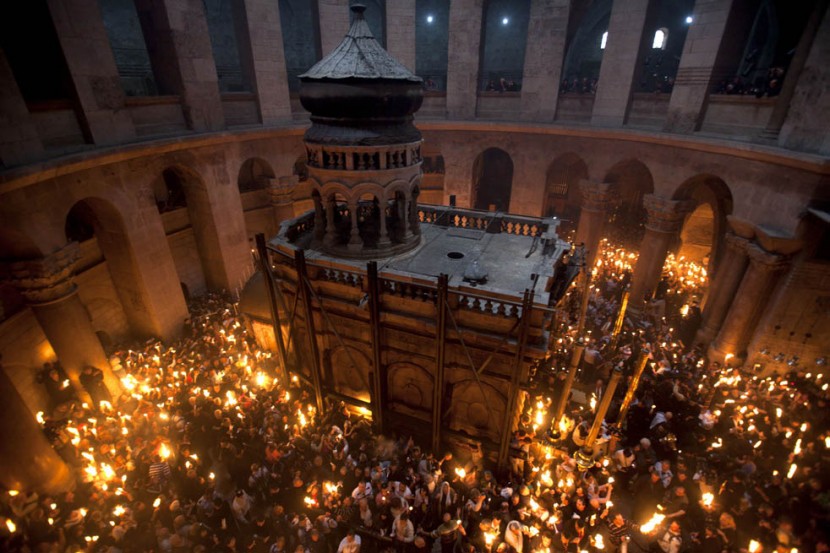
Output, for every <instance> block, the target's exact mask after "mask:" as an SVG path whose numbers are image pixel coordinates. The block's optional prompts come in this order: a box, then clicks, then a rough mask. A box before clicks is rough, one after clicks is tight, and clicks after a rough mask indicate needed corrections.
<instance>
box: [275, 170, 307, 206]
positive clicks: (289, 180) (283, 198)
mask: <svg viewBox="0 0 830 553" xmlns="http://www.w3.org/2000/svg"><path fill="white" fill-rule="evenodd" d="M268 181H269V182H268V193H269V195H270V197H271V205H286V204H291V202H292V199H291V195H292V194H293V193H294V189H295V188H297V184H298V183H299V181H300V178H299V177H298V176H297V175H291V176H288V177H280V178H279V179H268Z"/></svg>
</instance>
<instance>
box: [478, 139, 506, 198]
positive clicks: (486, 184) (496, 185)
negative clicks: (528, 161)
mask: <svg viewBox="0 0 830 553" xmlns="http://www.w3.org/2000/svg"><path fill="white" fill-rule="evenodd" d="M512 188H513V160H512V159H510V154H508V153H507V152H505V151H504V150H501V149H499V148H488V149H486V150H484V152H482V153H481V154H480V155H479V156H478V157H477V158H476V161H475V164H474V165H473V197H474V198H475V203H474V204H473V207H475V208H476V209H484V210H489V211H509V210H510V191H511V189H512Z"/></svg>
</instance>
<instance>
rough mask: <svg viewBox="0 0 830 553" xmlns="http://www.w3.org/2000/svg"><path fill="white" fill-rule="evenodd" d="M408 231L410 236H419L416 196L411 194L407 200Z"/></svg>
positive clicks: (419, 222)
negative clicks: (410, 233) (410, 232)
mask: <svg viewBox="0 0 830 553" xmlns="http://www.w3.org/2000/svg"><path fill="white" fill-rule="evenodd" d="M409 230H411V231H412V234H415V235H420V234H421V221H420V220H419V219H418V195H417V194H412V196H411V199H410V200H409Z"/></svg>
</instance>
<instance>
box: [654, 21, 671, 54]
mask: <svg viewBox="0 0 830 553" xmlns="http://www.w3.org/2000/svg"><path fill="white" fill-rule="evenodd" d="M668 38H669V30H668V29H666V28H665V27H663V28H661V29H657V30H656V31H655V32H654V42H652V43H651V47H652V48H659V49H661V50H665V49H666V40H667V39H668Z"/></svg>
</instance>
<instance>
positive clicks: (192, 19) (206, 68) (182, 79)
mask: <svg viewBox="0 0 830 553" xmlns="http://www.w3.org/2000/svg"><path fill="white" fill-rule="evenodd" d="M135 6H136V9H137V11H138V17H139V20H140V21H141V28H142V30H143V32H144V36H145V37H146V38H147V40H146V42H147V52H148V53H149V54H150V60H151V62H152V65H153V74H154V76H155V77H156V84H158V86H159V89H160V91H161V92H162V93H164V94H178V95H180V96H181V99H182V108H183V111H184V118H185V121H186V122H187V126H188V128H189V129H192V130H194V131H201V132H204V131H217V130H222V129H224V128H225V114H224V111H223V109H222V99H221V98H220V96H219V76H218V75H217V74H216V63H215V62H214V60H213V50H212V48H211V44H210V31H209V30H208V24H207V16H206V15H205V8H204V4H203V2H202V0H135Z"/></svg>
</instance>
